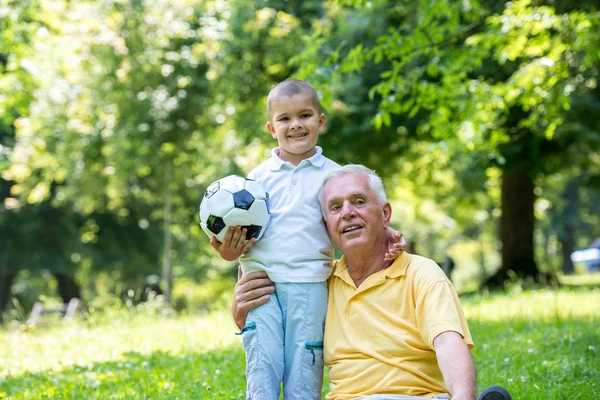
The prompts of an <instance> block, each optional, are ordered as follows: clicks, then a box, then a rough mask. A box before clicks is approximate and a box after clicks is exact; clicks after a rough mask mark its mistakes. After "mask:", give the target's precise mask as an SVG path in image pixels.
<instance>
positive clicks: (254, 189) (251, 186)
mask: <svg viewBox="0 0 600 400" xmlns="http://www.w3.org/2000/svg"><path fill="white" fill-rule="evenodd" d="M246 190H247V191H249V192H250V193H252V196H254V198H255V199H262V200H264V199H265V197H266V196H267V193H266V192H265V189H263V187H262V186H261V185H260V183H258V182H256V181H250V180H247V181H246Z"/></svg>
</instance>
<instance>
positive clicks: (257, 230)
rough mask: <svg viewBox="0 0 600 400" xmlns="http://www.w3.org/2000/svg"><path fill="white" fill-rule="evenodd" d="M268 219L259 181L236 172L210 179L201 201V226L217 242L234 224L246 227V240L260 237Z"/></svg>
mask: <svg viewBox="0 0 600 400" xmlns="http://www.w3.org/2000/svg"><path fill="white" fill-rule="evenodd" d="M270 218H271V212H270V210H269V194H268V193H267V192H266V191H265V189H264V188H263V187H262V186H261V185H260V184H259V183H258V182H256V181H254V180H252V179H246V178H242V177H241V176H237V175H230V176H227V177H225V178H223V179H219V180H218V181H216V182H213V183H212V184H211V185H210V186H209V187H208V188H207V189H206V193H204V197H203V198H202V202H201V203H200V226H201V227H202V230H203V231H204V232H205V233H206V234H207V235H208V237H212V236H215V237H216V238H217V240H218V241H219V242H222V241H223V239H224V238H225V235H226V234H227V230H228V229H229V228H230V227H235V226H236V225H241V226H242V227H245V228H246V229H247V232H246V239H250V238H256V240H259V239H260V238H261V237H262V235H263V234H264V233H265V230H266V229H267V225H268V223H269V219H270Z"/></svg>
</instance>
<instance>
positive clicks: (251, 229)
mask: <svg viewBox="0 0 600 400" xmlns="http://www.w3.org/2000/svg"><path fill="white" fill-rule="evenodd" d="M242 228H246V229H247V231H246V240H248V239H251V238H258V235H260V231H261V229H262V226H258V225H245V226H243V227H242Z"/></svg>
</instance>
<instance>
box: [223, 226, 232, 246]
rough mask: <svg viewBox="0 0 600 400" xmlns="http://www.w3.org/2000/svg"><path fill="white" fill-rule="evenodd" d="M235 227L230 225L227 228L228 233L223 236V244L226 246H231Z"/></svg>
mask: <svg viewBox="0 0 600 400" xmlns="http://www.w3.org/2000/svg"><path fill="white" fill-rule="evenodd" d="M234 230H235V229H233V227H230V228H229V229H227V234H226V235H225V237H224V238H223V244H224V245H225V246H226V247H229V246H231V238H233V231H234Z"/></svg>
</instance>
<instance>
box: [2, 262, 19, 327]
mask: <svg viewBox="0 0 600 400" xmlns="http://www.w3.org/2000/svg"><path fill="white" fill-rule="evenodd" d="M16 276H17V274H15V273H14V272H8V271H7V267H6V265H2V266H0V325H2V324H3V323H4V317H3V316H4V312H5V311H6V309H7V308H8V299H10V288H11V287H12V284H13V281H14V280H15V277H16Z"/></svg>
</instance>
